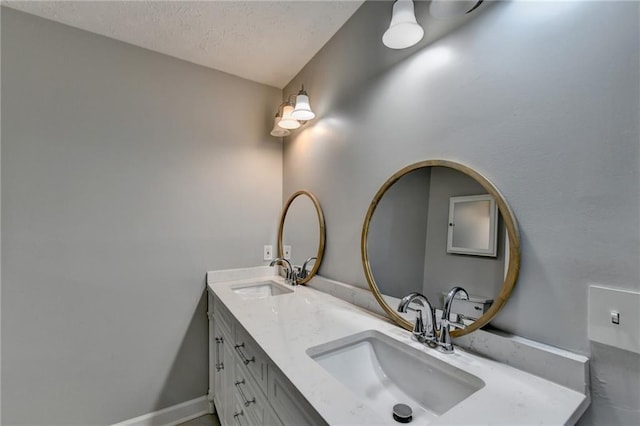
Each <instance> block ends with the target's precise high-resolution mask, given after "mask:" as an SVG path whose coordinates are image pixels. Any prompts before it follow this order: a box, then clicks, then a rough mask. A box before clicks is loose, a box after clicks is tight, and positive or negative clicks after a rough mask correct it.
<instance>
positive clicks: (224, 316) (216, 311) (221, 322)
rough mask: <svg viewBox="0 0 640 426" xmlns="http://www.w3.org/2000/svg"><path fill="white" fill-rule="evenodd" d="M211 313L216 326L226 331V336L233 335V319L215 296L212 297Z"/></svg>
mask: <svg viewBox="0 0 640 426" xmlns="http://www.w3.org/2000/svg"><path fill="white" fill-rule="evenodd" d="M213 315H214V321H216V322H217V326H218V327H219V328H220V329H221V330H222V331H223V332H224V333H226V335H227V337H233V324H234V323H235V319H234V318H233V316H232V315H231V312H229V310H228V309H227V308H226V306H224V305H223V304H222V302H220V300H218V299H217V298H214V299H213Z"/></svg>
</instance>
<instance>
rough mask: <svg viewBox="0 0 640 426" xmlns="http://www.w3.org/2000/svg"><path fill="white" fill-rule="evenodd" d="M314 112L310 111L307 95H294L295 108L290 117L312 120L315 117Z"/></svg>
mask: <svg viewBox="0 0 640 426" xmlns="http://www.w3.org/2000/svg"><path fill="white" fill-rule="evenodd" d="M315 116H316V115H315V114H314V113H313V111H311V105H309V96H307V95H306V94H299V95H298V96H296V108H295V109H294V110H293V112H292V113H291V117H293V118H295V119H296V120H302V121H307V120H312V119H314V118H315Z"/></svg>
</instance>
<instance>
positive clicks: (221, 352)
mask: <svg viewBox="0 0 640 426" xmlns="http://www.w3.org/2000/svg"><path fill="white" fill-rule="evenodd" d="M208 302H209V372H210V373H209V400H210V401H213V403H214V404H215V410H216V411H217V413H218V417H219V418H220V422H221V423H222V425H223V426H237V425H242V426H250V425H256V426H261V425H274V426H276V425H296V426H298V425H324V424H326V422H325V421H324V420H323V419H322V417H320V416H319V415H318V414H317V413H316V412H315V410H314V409H313V408H312V407H311V406H310V404H309V403H308V402H307V401H306V400H305V399H304V398H303V397H302V396H301V395H300V393H299V392H298V391H297V389H295V387H293V385H291V383H290V382H289V381H288V380H287V379H286V378H285V377H284V375H283V374H282V373H281V372H280V371H279V370H278V368H277V367H276V366H275V365H274V364H273V363H272V362H271V360H270V359H269V357H268V356H267V354H265V353H264V352H263V351H262V349H261V348H260V346H259V345H258V344H257V343H256V342H255V341H254V340H253V339H252V338H251V336H249V333H247V332H246V331H245V329H244V328H242V326H241V325H240V324H239V323H238V321H237V320H236V319H235V317H234V316H233V314H232V313H231V312H230V311H229V310H228V309H227V308H226V307H225V306H224V305H223V304H222V303H221V302H220V301H219V300H218V299H217V298H216V297H215V296H214V294H213V293H212V292H211V291H209V294H208ZM276 413H277V414H276Z"/></svg>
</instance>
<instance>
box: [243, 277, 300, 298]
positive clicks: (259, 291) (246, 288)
mask: <svg viewBox="0 0 640 426" xmlns="http://www.w3.org/2000/svg"><path fill="white" fill-rule="evenodd" d="M231 290H232V291H233V292H234V293H236V294H237V295H239V296H240V297H241V298H243V299H262V298H264V297H271V296H280V295H281V294H287V293H293V290H291V289H290V288H286V287H284V286H281V285H280V284H277V283H275V282H273V281H263V282H259V283H251V284H239V285H237V286H232V287H231Z"/></svg>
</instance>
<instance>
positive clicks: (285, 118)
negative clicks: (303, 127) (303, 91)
mask: <svg viewBox="0 0 640 426" xmlns="http://www.w3.org/2000/svg"><path fill="white" fill-rule="evenodd" d="M292 112H293V106H292V105H286V106H285V107H284V108H282V118H281V119H280V122H279V123H278V126H280V127H282V128H283V129H289V130H293V129H297V128H298V127H300V122H299V121H298V120H296V119H295V118H293V117H292V116H291V113H292Z"/></svg>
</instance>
